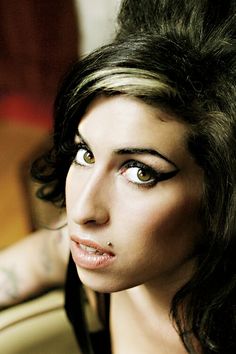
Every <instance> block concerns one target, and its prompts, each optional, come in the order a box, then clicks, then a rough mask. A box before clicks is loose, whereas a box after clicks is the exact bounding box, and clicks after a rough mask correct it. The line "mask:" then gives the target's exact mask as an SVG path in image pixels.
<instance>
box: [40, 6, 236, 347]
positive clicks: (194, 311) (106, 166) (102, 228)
mask: <svg viewBox="0 0 236 354" xmlns="http://www.w3.org/2000/svg"><path fill="white" fill-rule="evenodd" d="M160 3H161V2H159V4H160ZM165 4H167V2H165ZM183 4H184V5H185V6H182V7H181V11H180V7H178V6H177V5H175V7H174V9H175V11H174V9H173V8H172V11H171V13H170V14H169V15H170V16H168V13H167V14H166V11H165V14H166V15H165V17H159V21H160V22H159V23H160V24H159V25H158V26H159V29H155V30H152V31H151V30H148V28H146V27H145V26H143V27H142V28H141V29H140V31H137V32H138V33H136V34H132V33H131V35H129V36H126V38H124V37H125V36H124V35H122V34H121V35H120V37H119V36H118V39H117V41H116V42H115V43H114V44H111V45H108V46H105V47H103V48H102V49H100V50H97V51H96V52H94V53H93V54H91V55H89V56H88V57H87V58H85V59H84V60H83V61H82V62H81V63H79V64H78V65H76V66H75V67H74V69H73V70H72V71H71V73H70V74H69V75H68V77H67V79H66V80H65V81H64V84H63V86H62V88H61V91H60V93H59V95H58V98H57V101H56V118H55V136H54V148H53V149H52V151H51V153H50V154H49V158H48V157H47V160H46V165H44V164H43V165H41V163H42V161H40V165H38V166H37V168H38V170H37V176H38V178H39V179H40V180H41V181H43V182H45V183H46V185H45V186H46V187H43V189H41V191H40V194H41V197H43V198H44V199H48V200H53V201H55V202H57V203H61V205H65V204H66V207H67V215H68V229H69V234H70V239H71V241H70V242H71V252H72V257H73V261H74V262H72V261H71V262H70V267H69V272H68V282H67V310H68V314H69V317H70V318H71V321H72V322H73V324H74V327H75V331H76V333H77V336H78V338H79V343H80V345H81V346H82V347H83V348H84V351H85V352H86V353H87V352H89V350H90V351H91V350H92V349H91V346H92V344H94V343H95V340H94V339H91V338H89V336H88V333H87V332H86V326H85V323H84V326H81V322H80V321H81V320H82V318H83V310H82V307H83V301H82V306H79V305H78V298H79V297H78V296H79V295H78V296H77V295H76V292H75V286H76V285H75V284H76V283H77V286H78V289H77V290H78V292H79V293H80V292H81V291H82V289H84V288H83V287H82V286H81V284H80V283H79V280H78V278H77V275H76V271H77V273H78V275H79V278H80V279H81V281H82V282H83V283H84V285H85V288H86V289H87V288H89V289H92V290H93V291H97V292H99V293H111V295H110V296H108V297H106V299H107V301H109V300H110V302H111V303H110V305H111V306H109V305H107V310H108V311H109V310H110V311H109V314H110V316H109V318H110V327H109V328H110V331H111V333H110V335H111V336H110V335H109V333H108V331H109V328H108V323H106V325H105V339H103V342H104V340H106V343H107V346H108V347H109V340H110V339H111V347H112V353H124V352H135V353H139V352H140V353H144V352H145V353H154V352H155V353H163V352H165V351H166V352H171V353H185V352H189V353H215V352H216V353H233V352H234V350H235V346H236V343H235V339H234V337H235V313H234V309H235V260H234V251H235V226H234V223H235V222H234V220H235V217H234V209H235V207H234V195H235V193H234V188H235V187H234V186H235V177H236V175H235V167H236V166H235V127H236V125H235V124H236V122H235V108H236V107H235V105H236V103H235V102H236V101H235V42H234V33H233V30H234V22H233V17H230V16H228V14H227V11H226V10H225V11H224V13H222V16H221V17H220V11H221V10H220V9H219V8H217V9H216V10H215V11H214V12H212V13H211V17H209V12H208V11H209V8H208V7H206V6H205V2H203V1H202V2H198V4H195V5H194V7H191V6H188V4H189V2H188V4H186V3H185V2H183ZM183 4H180V5H183ZM226 8H227V6H226ZM229 8H230V7H228V8H227V9H229ZM158 9H160V8H158ZM190 10H191V11H190ZM211 10H212V9H211ZM229 12H230V11H229ZM149 14H150V12H149ZM176 14H178V16H177V15H176ZM227 16H228V18H227ZM226 18H227V21H226ZM140 23H144V22H140ZM189 23H190V24H191V25H190V26H189V25H188V24H189ZM164 24H165V25H164ZM151 28H152V29H153V28H154V26H153V24H152V26H151ZM131 32H132V31H131ZM68 171H69V172H68ZM65 183H66V202H65V198H64V197H65V196H64V186H65ZM74 264H75V265H74ZM75 269H76V270H75ZM86 291H87V290H86ZM81 296H82V295H81V294H80V298H81ZM101 297H103V296H102V295H100V296H98V298H99V299H100V300H101ZM82 299H83V298H82ZM72 304H73V305H72ZM99 309H100V307H99ZM76 311H77V312H76ZM169 314H171V318H169ZM105 317H106V318H108V313H107V312H106V313H105ZM140 324H143V325H140ZM175 327H176V329H177V332H178V335H176V333H177V332H175ZM81 328H83V329H81ZM127 334H129V335H128V337H127ZM100 338H101V337H100ZM179 338H180V339H181V341H180V339H179ZM89 348H90V349H89ZM93 350H94V351H95V352H96V350H97V352H99V350H100V352H101V349H98V347H97V346H96V344H95V345H94V348H93ZM103 352H105V351H103ZM108 352H109V349H108Z"/></svg>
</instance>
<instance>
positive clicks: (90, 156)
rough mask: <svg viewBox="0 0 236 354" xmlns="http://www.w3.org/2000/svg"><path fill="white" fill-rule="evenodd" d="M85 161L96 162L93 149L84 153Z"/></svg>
mask: <svg viewBox="0 0 236 354" xmlns="http://www.w3.org/2000/svg"><path fill="white" fill-rule="evenodd" d="M84 161H85V162H87V163H89V164H92V163H94V162H95V159H94V156H93V154H92V153H91V151H86V152H85V153H84Z"/></svg>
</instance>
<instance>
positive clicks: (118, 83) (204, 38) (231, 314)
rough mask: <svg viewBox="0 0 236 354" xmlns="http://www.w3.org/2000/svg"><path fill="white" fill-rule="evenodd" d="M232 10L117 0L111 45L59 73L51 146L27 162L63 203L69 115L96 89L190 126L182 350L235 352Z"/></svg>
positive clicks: (70, 144)
mask: <svg viewBox="0 0 236 354" xmlns="http://www.w3.org/2000/svg"><path fill="white" fill-rule="evenodd" d="M235 8H236V7H235V1H229V0H226V1H219V0H218V1H214V2H213V1H210V0H209V1H207V0H196V1H193V0H179V1H174V0H159V1H158V0H149V1H144V0H143V1H142V0H141V1H139V2H137V1H135V0H126V1H124V3H123V6H122V8H121V12H120V16H119V21H120V22H119V23H120V29H119V33H118V34H117V38H116V40H115V41H114V43H112V44H109V45H106V46H104V47H102V48H100V49H98V50H96V51H95V52H93V53H91V54H90V55H88V56H87V57H86V58H84V59H83V60H81V61H80V62H79V63H77V64H76V65H75V66H74V67H73V68H72V70H71V71H70V73H69V74H68V75H67V76H66V78H65V80H64V82H63V84H62V86H61V89H60V91H59V93H58V96H57V98H56V101H55V122H54V142H53V147H52V149H51V150H50V151H49V153H48V154H46V155H45V156H44V157H43V158H41V159H39V160H37V161H36V162H35V164H34V165H33V169H32V171H33V175H34V177H35V178H37V180H39V181H40V182H42V183H43V186H42V187H41V188H40V189H39V191H38V195H39V196H40V197H41V198H43V199H46V200H50V201H53V202H54V203H57V204H59V205H60V206H64V205H65V196H64V193H65V192H64V188H65V179H66V175H67V172H68V169H69V166H70V164H71V162H72V161H73V158H74V156H75V153H76V144H75V141H74V140H75V139H74V138H75V134H76V132H77V127H78V123H79V121H80V119H81V117H82V116H83V114H84V112H85V110H86V108H87V107H88V105H89V103H90V102H91V101H92V100H93V99H94V98H95V97H96V96H98V95H101V94H102V95H108V96H110V95H115V94H124V95H128V96H131V97H137V98H139V99H141V100H143V101H145V102H147V103H148V104H151V105H154V106H157V107H159V108H160V109H162V110H165V111H167V112H171V113H172V114H174V115H175V116H176V117H178V119H182V120H183V121H184V122H186V123H187V124H188V125H189V127H190V133H189V136H188V141H187V144H188V149H189V151H190V153H191V154H192V156H193V157H194V158H195V160H196V162H197V164H198V165H199V166H201V167H202V169H203V171H204V196H203V201H202V210H201V217H202V223H203V226H204V234H203V235H202V238H201V245H200V247H199V250H198V255H197V269H196V271H195V273H194V274H193V276H192V278H191V279H190V280H189V281H188V282H187V283H186V284H185V285H184V286H183V287H182V288H181V289H180V290H179V291H178V292H177V293H176V295H175V296H174V298H173V301H172V308H171V314H172V318H173V321H174V323H175V324H176V327H177V330H178V333H179V335H180V337H181V339H182V341H183V343H184V345H185V347H186V349H187V351H188V352H189V353H198V352H200V353H201V352H203V353H205V354H208V353H212V354H213V353H224V354H229V353H230V354H232V353H234V352H236V339H235V338H236V313H235V312H236V304H235V298H236V272H235V270H236V261H235V251H236V247H235V243H236V190H235V186H236V59H235V54H236V43H235V24H236V22H235V21H236V16H235ZM135 11H136V12H135ZM198 345H199V346H200V348H201V350H200V351H199V350H198V348H197V347H198Z"/></svg>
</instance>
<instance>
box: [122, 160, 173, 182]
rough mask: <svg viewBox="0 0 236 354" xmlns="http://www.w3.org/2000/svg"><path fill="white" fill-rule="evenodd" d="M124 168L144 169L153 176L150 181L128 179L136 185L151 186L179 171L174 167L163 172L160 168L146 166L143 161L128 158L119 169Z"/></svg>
mask: <svg viewBox="0 0 236 354" xmlns="http://www.w3.org/2000/svg"><path fill="white" fill-rule="evenodd" d="M125 167H126V169H129V168H132V167H136V168H140V169H142V168H143V169H146V170H147V171H149V172H150V173H151V174H152V175H153V178H152V180H151V181H150V182H141V181H140V183H135V182H132V181H129V182H130V183H133V184H135V185H137V186H138V187H144V188H145V187H152V186H155V185H156V184H157V183H159V182H161V181H165V180H168V179H170V178H172V177H174V176H176V175H177V173H178V172H179V169H175V170H173V171H169V172H164V171H161V170H159V171H158V170H156V169H154V168H153V167H151V166H148V165H146V164H145V163H143V162H140V161H137V160H129V161H126V162H125V163H124V164H123V165H122V167H121V169H122V168H123V169H124V168H125Z"/></svg>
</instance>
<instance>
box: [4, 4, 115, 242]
mask: <svg viewBox="0 0 236 354" xmlns="http://www.w3.org/2000/svg"><path fill="white" fill-rule="evenodd" d="M119 4H120V0H67V1H63V0H21V1H17V0H0V186H1V191H2V193H1V203H0V225H1V234H0V248H1V247H5V246H7V245H9V244H11V243H12V242H15V241H16V240H18V239H20V238H22V237H24V236H26V235H27V233H29V232H30V231H31V230H32V229H34V228H35V227H39V226H40V220H39V221H35V218H36V217H37V215H35V214H37V213H38V212H40V213H42V214H43V213H44V209H46V210H47V211H46V213H45V214H47V215H54V211H53V210H52V211H51V209H49V211H48V209H47V208H49V207H48V206H44V205H43V206H42V205H39V204H37V203H38V202H36V201H35V200H34V199H32V194H33V193H34V186H33V187H32V183H31V182H30V179H29V174H28V170H29V166H30V163H31V160H32V159H33V158H34V157H35V156H36V155H37V154H38V153H40V151H42V150H43V149H44V148H45V146H46V145H47V144H48V140H49V136H50V132H51V126H52V107H53V100H54V97H55V94H56V91H57V87H58V84H59V82H60V80H61V77H62V76H63V74H64V73H65V72H66V71H67V70H68V68H69V66H70V65H71V64H72V63H73V62H74V61H75V60H77V59H78V58H79V57H81V56H83V55H85V54H87V53H88V52H90V51H91V50H93V49H94V48H96V47H98V46H99V45H101V44H104V43H106V42H108V41H110V40H111V39H112V38H113V36H114V33H115V30H116V26H115V17H116V14H117V11H118V8H119ZM37 222H38V224H37Z"/></svg>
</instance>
